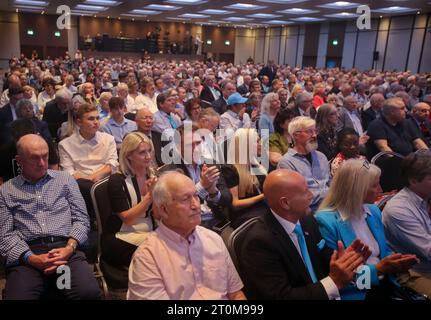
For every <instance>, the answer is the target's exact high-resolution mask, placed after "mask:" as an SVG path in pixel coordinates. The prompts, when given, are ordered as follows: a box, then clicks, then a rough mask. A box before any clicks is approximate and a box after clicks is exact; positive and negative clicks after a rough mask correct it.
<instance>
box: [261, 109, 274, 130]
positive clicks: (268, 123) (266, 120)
mask: <svg viewBox="0 0 431 320" xmlns="http://www.w3.org/2000/svg"><path fill="white" fill-rule="evenodd" d="M273 121H274V120H273V119H272V118H271V117H270V116H269V115H268V114H266V113H262V114H261V116H260V119H259V131H260V130H262V129H268V130H269V134H271V133H274V123H273Z"/></svg>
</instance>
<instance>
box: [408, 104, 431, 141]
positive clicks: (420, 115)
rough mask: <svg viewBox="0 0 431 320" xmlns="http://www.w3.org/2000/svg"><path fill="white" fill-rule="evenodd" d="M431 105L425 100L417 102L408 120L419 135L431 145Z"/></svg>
mask: <svg viewBox="0 0 431 320" xmlns="http://www.w3.org/2000/svg"><path fill="white" fill-rule="evenodd" d="M430 112H431V107H430V105H429V104H427V103H425V102H419V103H417V104H416V105H415V106H414V107H413V109H412V116H411V117H410V118H409V119H408V120H407V121H409V122H410V124H411V127H412V129H413V130H415V131H416V132H417V134H418V136H419V137H420V138H421V139H422V140H423V142H425V144H426V145H427V146H428V147H431V122H430V120H429V116H430Z"/></svg>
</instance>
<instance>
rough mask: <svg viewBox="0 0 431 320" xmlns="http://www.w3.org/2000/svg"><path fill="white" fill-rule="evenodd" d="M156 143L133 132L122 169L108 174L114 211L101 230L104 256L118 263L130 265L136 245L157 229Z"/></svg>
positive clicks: (122, 158) (123, 151) (127, 139)
mask: <svg viewBox="0 0 431 320" xmlns="http://www.w3.org/2000/svg"><path fill="white" fill-rule="evenodd" d="M153 149H154V148H153V143H152V142H151V140H150V139H149V138H148V137H147V136H146V135H145V134H143V133H140V132H131V133H129V134H127V135H126V136H125V137H124V140H123V143H122V144H121V149H120V156H119V162H120V172H118V173H115V174H113V175H112V176H110V177H109V181H108V194H109V199H110V200H111V207H112V211H113V214H112V216H111V217H110V219H109V220H108V222H107V227H105V228H104V233H103V234H102V243H101V245H102V252H103V253H102V258H104V259H106V261H107V262H109V263H111V264H112V265H115V266H129V264H130V261H131V258H132V255H133V253H134V252H135V250H136V248H137V247H138V246H139V245H140V244H141V243H142V242H143V241H144V240H145V239H146V238H147V236H148V234H149V232H150V231H152V230H153V229H154V220H153V217H152V215H151V211H150V209H151V207H152V201H153V200H152V198H151V191H152V188H153V186H154V183H155V177H154V173H153V172H154V169H153V163H154V152H153Z"/></svg>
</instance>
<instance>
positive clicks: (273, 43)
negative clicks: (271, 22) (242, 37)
mask: <svg viewBox="0 0 431 320" xmlns="http://www.w3.org/2000/svg"><path fill="white" fill-rule="evenodd" d="M267 30H268V59H267V60H273V61H274V62H276V63H277V62H278V58H279V56H280V41H281V28H268V29H267Z"/></svg>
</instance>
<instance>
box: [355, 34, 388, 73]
mask: <svg viewBox="0 0 431 320" xmlns="http://www.w3.org/2000/svg"><path fill="white" fill-rule="evenodd" d="M376 36H377V32H376V31H361V32H359V35H358V45H357V48H356V60H355V68H358V69H359V70H370V69H372V68H373V51H374V44H375V42H376ZM380 59H383V56H382V55H381V56H380Z"/></svg>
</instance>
